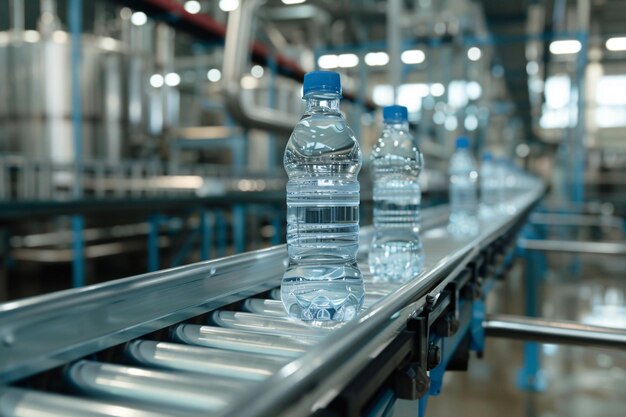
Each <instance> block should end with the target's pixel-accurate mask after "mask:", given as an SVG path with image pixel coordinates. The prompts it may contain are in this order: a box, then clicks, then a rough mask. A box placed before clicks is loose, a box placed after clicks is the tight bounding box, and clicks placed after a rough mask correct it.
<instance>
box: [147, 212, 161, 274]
mask: <svg viewBox="0 0 626 417" xmlns="http://www.w3.org/2000/svg"><path fill="white" fill-rule="evenodd" d="M160 223H161V216H160V215H159V214H157V213H155V214H152V215H151V216H150V219H149V220H148V272H154V271H157V270H158V269H159V226H160Z"/></svg>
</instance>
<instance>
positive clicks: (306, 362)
mask: <svg viewBox="0 0 626 417" xmlns="http://www.w3.org/2000/svg"><path fill="white" fill-rule="evenodd" d="M542 192H543V189H539V187H538V188H537V189H536V190H530V191H529V192H528V193H526V194H525V195H523V196H521V197H520V198H519V199H518V201H517V208H518V214H516V215H509V216H506V217H503V218H496V219H490V221H488V222H483V223H482V224H481V233H480V235H479V236H476V237H474V238H466V239H459V238H453V237H452V236H450V235H449V234H448V232H447V230H446V228H445V219H446V218H447V212H446V209H445V208H441V207H440V208H433V209H428V210H425V212H424V231H423V233H422V239H423V245H424V250H425V271H424V272H423V273H422V274H421V275H420V276H418V277H416V278H415V279H414V280H412V281H410V282H408V283H406V284H404V285H401V286H400V285H398V286H392V285H391V284H380V283H373V282H372V281H371V275H370V274H369V273H367V266H366V260H365V259H366V258H365V257H364V256H363V254H361V256H360V257H359V259H360V261H361V263H362V264H361V268H362V270H363V271H364V276H365V279H366V294H367V296H366V302H365V308H364V309H363V310H362V311H361V313H360V314H359V316H358V318H357V319H356V320H353V321H351V322H349V323H347V324H345V325H343V326H341V327H339V328H320V327H311V326H308V325H306V324H303V323H301V322H298V321H294V320H291V319H289V318H287V317H286V315H285V313H284V311H283V310H282V304H281V303H280V301H278V300H277V299H278V298H279V293H278V291H277V287H278V285H280V279H281V277H282V273H283V270H284V260H285V248H284V246H280V247H275V248H271V249H268V250H262V251H257V252H251V253H247V254H243V255H238V256H233V257H229V258H225V259H221V260H216V261H210V262H204V263H200V264H195V265H190V266H186V267H181V268H175V269H172V270H168V271H160V272H157V273H153V274H146V275H143V276H139V277H132V278H128V279H125V280H119V281H116V282H112V283H107V284H101V285H97V286H92V287H88V288H85V289H81V290H72V291H64V292H60V293H56V294H51V295H46V296H42V297H36V298H33V299H28V300H24V301H19V302H14V303H7V304H4V305H0V342H1V344H0V383H4V384H6V385H5V386H4V387H0V415H2V416H29V415H33V414H36V413H37V415H41V416H48V415H49V416H52V415H64V416H110V415H116V416H127V415H133V416H135V415H136V416H152V415H155V416H157V415H176V416H185V415H199V414H202V415H207V416H213V415H215V416H226V415H228V416H232V415H241V416H247V417H253V416H278V415H308V414H311V413H312V410H313V408H314V406H315V407H323V406H325V405H326V404H328V403H329V402H330V401H331V400H332V399H333V396H334V395H336V394H337V393H338V392H339V391H340V390H341V389H342V388H343V387H345V386H346V385H347V384H348V383H349V382H350V381H351V380H352V379H353V378H354V377H355V375H357V374H358V373H359V372H360V371H361V370H363V369H364V368H365V367H366V366H367V365H368V363H370V362H372V358H375V357H377V355H379V354H380V352H381V351H383V350H384V349H385V347H386V346H390V345H392V344H393V343H394V340H398V339H397V337H398V335H399V334H400V333H401V332H402V331H403V329H404V328H406V326H407V320H409V318H411V317H413V316H414V315H415V314H416V313H417V312H419V311H422V309H423V308H424V306H425V305H427V306H430V305H431V304H433V302H434V301H433V300H437V299H438V298H437V296H438V295H441V294H443V293H444V289H446V288H449V286H450V284H451V283H452V282H453V281H454V280H455V279H457V277H459V276H460V275H459V274H460V273H461V271H464V270H465V269H466V267H467V265H469V264H470V262H472V261H473V260H474V259H475V258H476V257H478V256H480V255H481V253H482V252H483V251H485V250H486V249H487V248H488V247H490V245H492V244H494V242H496V240H497V239H499V238H501V237H502V236H504V235H506V234H507V233H509V234H510V232H511V231H512V230H513V228H514V227H515V226H519V225H520V224H521V222H522V221H523V220H524V218H525V216H526V215H527V214H528V210H529V209H530V207H531V206H532V204H533V203H535V202H537V201H538V199H539V198H540V196H541V194H542ZM362 238H363V244H362V245H361V247H362V249H367V246H368V245H367V242H368V240H369V239H370V236H369V235H368V233H367V231H364V233H363V236H362ZM427 295H429V297H430V298H429V297H427ZM439 299H443V297H440V298H439ZM429 303H430V304H429ZM429 308H430V307H429ZM443 308H446V305H442V306H441V308H440V309H443ZM442 311H443V310H442ZM432 316H433V317H435V316H434V313H433V315H432ZM433 320H434V318H433ZM50 380H54V383H51V382H50ZM333 393H334V394H333ZM323 399H325V400H323Z"/></svg>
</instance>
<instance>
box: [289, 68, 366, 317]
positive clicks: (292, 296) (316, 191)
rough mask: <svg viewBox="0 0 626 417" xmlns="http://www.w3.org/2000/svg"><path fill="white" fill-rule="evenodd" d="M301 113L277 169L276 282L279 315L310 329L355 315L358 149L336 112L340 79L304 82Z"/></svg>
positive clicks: (359, 294)
mask: <svg viewBox="0 0 626 417" xmlns="http://www.w3.org/2000/svg"><path fill="white" fill-rule="evenodd" d="M303 91H304V99H305V100H306V110H305V113H304V115H303V116H302V119H300V121H299V122H298V124H297V125H296V127H295V129H294V131H293V133H292V134H291V137H290V138H289V142H288V143H287V148H286V149H285V156H284V164H285V170H286V171H287V174H288V176H289V181H288V183H287V251H288V254H289V265H288V266H287V270H286V272H285V275H284V276H283V281H282V285H281V298H282V301H283V304H284V306H285V309H286V311H287V312H288V314H289V315H290V316H291V317H295V318H298V319H301V320H304V321H307V322H311V323H312V324H316V325H323V324H324V323H328V322H331V323H332V322H342V321H347V320H350V319H352V318H354V317H355V316H356V314H357V312H358V311H359V310H360V308H361V306H362V304H363V299H364V295H365V292H364V289H363V278H362V275H361V271H360V270H359V268H358V266H357V263H356V254H357V250H358V237H359V182H358V180H357V175H358V173H359V170H360V169H361V150H360V148H359V144H358V142H357V140H356V138H355V137H354V134H353V133H352V130H351V129H350V128H349V127H348V125H347V124H346V121H345V119H344V118H343V116H342V114H341V113H340V112H339V100H340V98H341V82H340V79H339V74H338V73H336V72H330V71H314V72H310V73H308V74H306V75H305V77H304V90H303Z"/></svg>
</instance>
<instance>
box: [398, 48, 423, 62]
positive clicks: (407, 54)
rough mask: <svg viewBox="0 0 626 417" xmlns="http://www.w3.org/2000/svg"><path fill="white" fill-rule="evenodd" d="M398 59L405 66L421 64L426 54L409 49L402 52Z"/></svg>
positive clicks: (418, 50)
mask: <svg viewBox="0 0 626 417" xmlns="http://www.w3.org/2000/svg"><path fill="white" fill-rule="evenodd" d="M400 59H401V60H402V62H404V63H405V64H421V63H422V62H424V60H425V59H426V54H425V53H424V51H422V50H420V49H410V50H408V51H404V52H402V55H401V56H400Z"/></svg>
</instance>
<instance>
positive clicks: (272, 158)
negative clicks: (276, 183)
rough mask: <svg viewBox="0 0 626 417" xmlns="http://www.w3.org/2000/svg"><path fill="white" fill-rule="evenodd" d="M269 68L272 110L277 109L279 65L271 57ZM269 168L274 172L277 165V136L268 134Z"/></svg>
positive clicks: (269, 97) (268, 102)
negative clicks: (277, 74)
mask: <svg viewBox="0 0 626 417" xmlns="http://www.w3.org/2000/svg"><path fill="white" fill-rule="evenodd" d="M267 68H268V69H269V70H270V82H269V86H268V89H267V105H268V107H270V108H275V107H276V73H277V65H276V60H275V59H274V58H273V57H269V58H268V60H267ZM267 145H268V146H267V167H268V169H269V170H273V169H274V168H275V167H276V165H277V161H276V135H275V134H273V133H268V144H267Z"/></svg>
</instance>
